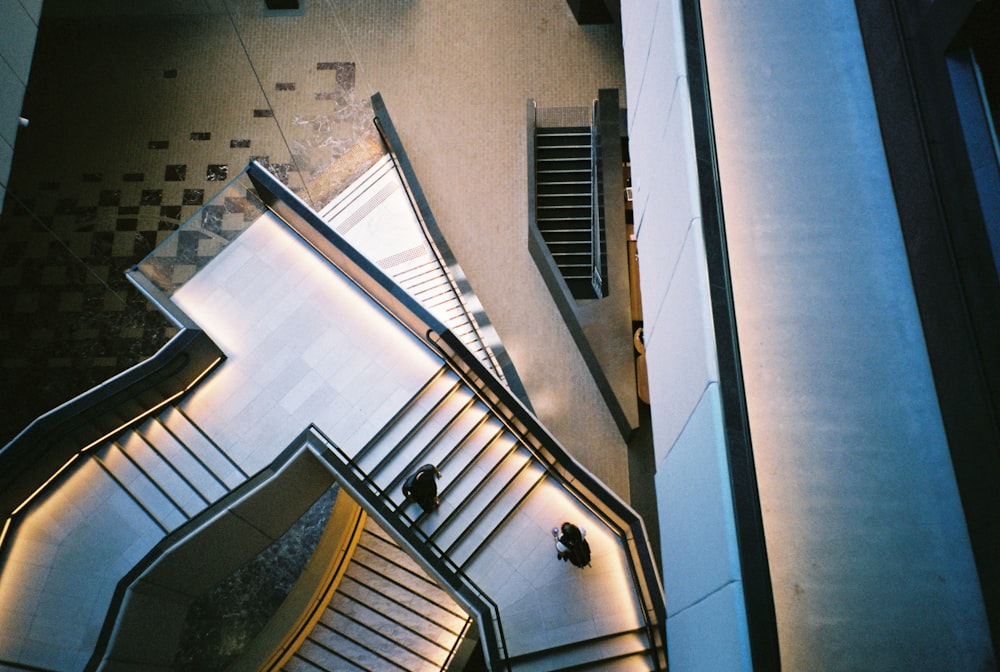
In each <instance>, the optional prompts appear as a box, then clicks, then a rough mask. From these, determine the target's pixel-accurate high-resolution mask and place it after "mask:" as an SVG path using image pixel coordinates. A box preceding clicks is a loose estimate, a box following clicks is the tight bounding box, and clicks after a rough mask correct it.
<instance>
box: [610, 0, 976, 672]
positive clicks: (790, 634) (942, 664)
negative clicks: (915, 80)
mask: <svg viewBox="0 0 1000 672" xmlns="http://www.w3.org/2000/svg"><path fill="white" fill-rule="evenodd" d="M675 4H676V3H675V2H672V1H670V0H663V1H662V2H660V3H658V4H657V5H655V6H654V5H653V4H652V3H642V2H625V3H623V8H622V14H623V41H624V45H625V61H626V81H627V86H628V109H629V133H630V149H631V156H632V175H633V185H634V186H635V187H636V193H635V198H636V201H635V207H636V221H637V223H638V249H639V258H640V266H641V273H642V292H643V309H644V315H645V319H646V342H647V351H648V364H649V377H650V387H651V401H652V407H653V424H654V440H655V442H656V457H657V474H656V483H657V495H658V499H659V506H660V522H661V534H662V537H663V549H664V550H663V564H664V567H663V573H664V583H665V589H666V594H667V602H668V611H669V620H668V637H669V641H668V644H669V646H670V653H671V664H672V669H674V670H684V671H686V670H708V669H748V668H749V666H750V662H749V655H748V653H747V652H748V646H747V640H746V637H745V632H744V628H745V623H744V621H743V618H742V614H741V610H742V599H741V590H740V583H739V572H738V556H737V554H736V551H735V535H734V532H733V529H734V526H733V523H732V505H731V503H732V497H731V493H730V490H729V482H728V478H727V472H726V463H725V459H724V453H723V442H722V435H721V428H722V422H721V415H720V411H719V409H720V405H719V395H718V386H717V382H716V381H717V366H716V364H715V358H714V352H713V350H712V343H713V334H712V331H711V326H710V321H709V319H708V318H709V305H708V300H707V298H706V297H707V292H706V279H705V270H704V269H705V256H704V252H703V251H702V249H701V235H700V221H699V213H698V207H697V200H696V198H695V196H694V193H695V189H696V186H697V185H696V184H695V179H694V177H693V176H692V174H693V167H694V157H693V155H692V150H691V142H690V134H691V131H690V122H689V120H688V115H689V110H690V106H689V103H688V97H687V86H686V82H685V80H684V72H685V67H684V64H683V62H682V59H681V57H680V56H679V49H680V48H681V47H680V45H681V44H682V38H681V36H680V35H679V30H678V20H677V9H676V7H675ZM701 7H702V12H703V21H704V29H705V40H706V58H707V62H708V67H709V72H708V78H709V86H710V89H711V96H712V114H713V119H714V127H715V133H716V139H717V142H718V145H717V148H718V156H719V173H720V179H721V182H722V199H723V205H724V218H725V222H726V231H727V236H728V242H729V255H730V261H731V264H732V271H733V291H734V297H735V302H736V319H737V324H738V328H739V334H740V346H741V347H740V353H741V357H742V364H743V373H744V377H745V382H746V392H747V404H748V410H749V417H750V430H751V435H752V439H753V445H754V457H755V460H756V467H757V477H758V481H759V486H760V492H761V504H762V510H763V512H764V525H765V533H766V538H767V550H768V559H769V562H770V567H771V578H772V585H773V588H774V593H775V602H776V615H777V624H778V639H779V647H780V653H781V664H782V667H783V668H784V669H790V670H857V669H879V670H895V669H899V670H909V669H950V670H980V669H993V667H992V666H993V664H994V663H993V652H992V649H991V646H990V642H989V637H988V633H987V630H986V623H985V614H984V609H983V604H982V598H981V593H980V591H979V585H978V579H977V576H976V572H975V568H974V565H973V562H972V556H971V552H970V548H969V542H968V535H967V533H966V529H965V522H964V518H963V513H962V509H961V506H960V503H959V500H958V495H957V490H956V487H955V481H954V475H953V471H952V468H951V463H950V458H949V454H948V446H947V443H946V440H945V436H944V432H943V429H942V424H941V419H940V414H939V412H938V408H937V400H936V396H935V391H934V386H933V381H932V379H931V375H930V369H929V365H928V361H927V354H926V349H925V346H924V341H923V334H922V331H921V326H920V321H919V318H918V315H917V311H916V305H915V300H914V296H913V291H912V285H911V283H910V277H909V268H908V266H907V261H906V255H905V251H904V248H903V243H902V239H901V236H900V225H899V219H898V216H897V214H896V210H895V202H894V199H893V193H892V190H891V185H890V182H889V177H888V172H887V169H886V164H885V158H884V153H883V151H882V144H881V137H880V134H879V128H878V123H877V118H876V115H875V109H874V104H873V101H872V91H871V85H870V81H869V79H868V74H867V67H866V62H865V54H864V50H863V48H862V45H861V40H860V36H859V32H858V23H857V17H856V15H855V14H854V8H853V5H851V4H849V3H848V4H845V3H839V2H833V1H832V0H830V1H826V2H824V1H821V2H818V3H809V4H802V3H773V2H763V1H761V2H748V3H737V4H733V3H727V2H724V1H723V0H702V2H701Z"/></svg>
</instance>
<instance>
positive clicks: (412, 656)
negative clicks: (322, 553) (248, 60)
mask: <svg viewBox="0 0 1000 672" xmlns="http://www.w3.org/2000/svg"><path fill="white" fill-rule="evenodd" d="M470 624H471V620H470V618H469V616H468V615H467V614H465V612H463V611H462V609H461V607H459V606H458V605H457V604H456V603H455V601H454V600H452V599H451V597H449V596H448V594H447V593H445V592H444V591H443V590H441V589H440V588H439V587H438V586H437V585H436V584H435V583H434V582H433V581H432V580H431V579H430V578H428V577H427V575H426V574H425V573H424V572H423V570H421V569H420V567H419V566H418V565H417V564H416V563H415V562H414V561H413V560H412V559H411V558H410V557H409V556H408V555H406V553H405V552H404V551H403V550H402V549H400V548H399V547H398V546H397V545H396V544H395V542H393V541H392V540H391V539H390V538H389V537H388V536H387V535H386V534H385V532H383V531H382V530H381V529H380V528H379V527H378V525H377V524H376V523H375V522H374V520H373V519H372V518H370V517H369V518H368V519H367V522H366V524H365V529H364V531H363V533H362V536H361V540H360V542H359V544H358V547H357V549H356V550H355V552H354V555H353V556H352V559H351V561H350V564H349V565H348V567H347V570H346V572H345V574H344V577H343V578H342V579H341V582H340V585H339V586H338V588H337V592H336V593H335V594H334V597H333V599H332V600H331V601H330V604H329V606H327V608H326V611H325V613H324V614H323V616H322V617H321V618H320V621H319V622H318V623H317V624H316V627H315V628H314V629H313V631H312V632H311V633H310V634H309V636H308V637H307V638H306V640H305V642H304V643H303V644H302V646H301V647H300V648H299V649H298V651H296V653H295V654H294V656H293V657H292V658H291V659H290V660H289V661H288V663H286V664H285V666H284V667H283V668H282V669H283V670H285V671H286V672H318V671H327V670H337V671H341V670H343V671H344V672H359V671H360V672H382V671H383V670H385V671H389V670H400V671H402V672H424V671H427V672H431V671H436V670H441V669H444V668H443V666H444V665H445V664H446V663H447V662H448V660H449V658H450V656H451V654H452V651H453V650H454V648H455V647H456V646H457V645H458V644H459V643H460V642H461V640H462V638H463V637H464V635H465V632H466V630H467V629H468V627H469V625H470Z"/></svg>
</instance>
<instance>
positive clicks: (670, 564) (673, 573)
mask: <svg viewBox="0 0 1000 672" xmlns="http://www.w3.org/2000/svg"><path fill="white" fill-rule="evenodd" d="M656 498H657V499H656V501H657V506H658V508H659V515H660V520H662V521H663V524H662V525H661V527H660V529H661V540H662V543H661V547H662V549H663V550H662V552H663V582H664V590H665V591H666V594H667V595H668V596H669V599H668V601H667V613H668V616H674V615H676V614H677V613H678V612H680V611H683V610H685V609H688V608H689V607H691V606H692V605H693V604H695V603H697V602H699V601H701V600H702V599H704V598H705V597H707V596H708V595H711V594H712V593H714V592H715V591H717V590H719V589H720V588H722V587H723V586H725V585H726V584H729V583H731V582H734V581H739V580H740V565H739V553H738V550H737V546H736V524H735V522H734V520H733V507H732V490H731V488H730V485H729V465H728V463H727V459H726V437H725V428H724V427H723V422H722V402H721V400H720V398H719V385H718V383H711V384H709V385H708V387H706V388H705V391H704V394H703V395H702V397H701V400H700V401H699V402H698V405H697V407H695V409H694V412H693V413H692V414H691V417H690V418H689V420H688V422H687V424H686V425H685V426H684V429H683V431H682V432H681V435H680V436H679V437H678V439H677V441H676V442H675V443H674V446H673V448H672V449H671V450H670V452H669V454H668V455H667V456H666V458H665V459H664V460H663V462H661V463H660V464H659V466H658V467H657V471H656Z"/></svg>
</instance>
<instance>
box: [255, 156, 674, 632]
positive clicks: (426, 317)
mask: <svg viewBox="0 0 1000 672" xmlns="http://www.w3.org/2000/svg"><path fill="white" fill-rule="evenodd" d="M248 175H249V177H250V179H251V180H252V181H253V182H254V185H255V186H256V187H257V190H258V193H259V195H260V196H261V197H262V198H263V200H264V201H265V202H266V203H267V204H268V206H269V207H270V208H271V210H272V212H274V213H275V214H276V215H277V216H278V217H280V218H281V219H282V220H283V221H285V222H286V223H287V224H288V225H289V227H291V228H292V230H293V231H295V232H296V233H298V234H299V235H300V236H301V237H302V238H303V239H304V240H305V241H306V242H307V243H308V244H310V245H311V246H312V247H313V248H314V249H315V250H316V251H317V252H319V253H320V254H321V255H323V256H324V257H325V258H326V259H327V260H328V261H329V262H330V263H332V264H333V265H334V266H336V267H337V268H339V269H340V270H341V271H342V272H343V273H344V274H345V276H346V277H347V278H348V279H350V280H351V281H352V282H353V283H354V284H355V285H356V286H357V287H358V288H359V289H360V290H361V291H363V292H364V293H366V294H367V295H368V296H369V297H371V299H372V300H373V301H375V302H376V303H378V304H379V305H380V306H382V307H383V308H384V309H385V310H386V311H387V312H388V313H389V314H390V315H392V316H393V317H395V318H396V320H397V321H398V322H399V323H400V324H401V325H402V326H404V327H405V328H406V329H407V330H408V331H409V332H410V333H411V334H413V335H414V337H416V338H417V339H418V340H419V341H420V342H422V343H424V344H425V345H426V346H427V347H428V348H430V349H431V350H432V351H433V352H435V353H437V354H438V355H439V356H441V357H442V358H443V359H444V361H445V362H446V363H447V364H448V365H449V366H450V367H451V368H452V369H453V370H455V371H456V373H459V375H461V376H462V378H463V379H465V380H466V381H467V383H468V384H469V385H470V387H472V388H473V389H474V390H476V392H477V394H479V395H480V397H481V398H482V399H483V401H484V402H486V403H487V405H489V406H490V407H491V408H493V409H494V410H497V409H500V410H499V412H498V417H503V418H506V424H507V425H508V427H510V428H511V431H513V432H514V433H515V435H517V436H519V437H523V438H524V445H525V446H526V447H528V448H529V450H531V451H532V453H533V455H535V457H536V458H537V459H539V461H540V462H542V464H544V465H546V467H547V468H548V469H549V470H550V471H551V472H553V473H555V474H557V475H558V476H559V479H560V480H561V481H562V482H564V483H565V484H566V485H567V486H568V487H571V488H572V489H573V490H574V491H575V492H576V493H577V494H578V495H579V498H580V500H581V501H582V502H584V503H585V504H587V506H588V508H591V510H592V511H594V512H595V514H598V515H600V517H601V518H602V519H604V520H606V521H607V522H609V524H613V526H614V527H615V528H616V529H618V530H620V531H621V532H620V534H621V535H623V539H625V540H626V541H628V542H629V543H626V549H627V551H628V555H629V558H630V559H629V561H630V563H632V564H633V565H634V568H633V571H634V573H633V578H634V579H635V580H636V588H637V594H638V595H639V597H640V599H641V600H643V613H644V618H645V620H646V622H647V624H648V627H649V628H651V629H652V631H655V634H656V637H655V638H654V640H655V641H660V642H665V641H666V633H665V627H666V625H665V624H666V606H665V603H664V598H663V590H662V588H661V587H660V586H661V584H660V580H659V572H658V571H657V569H656V563H655V562H654V561H653V557H654V556H653V552H652V549H651V548H650V546H649V540H648V537H647V535H646V531H645V525H644V523H643V521H642V518H641V517H639V515H638V514H637V513H636V512H635V511H633V510H632V508H631V507H629V506H628V505H627V504H626V503H625V502H624V501H622V500H621V499H620V498H619V497H618V496H617V495H616V494H615V493H614V492H612V491H611V490H609V489H608V488H607V486H605V485H604V484H603V483H601V482H600V481H599V480H598V479H597V478H596V477H595V476H594V475H593V474H591V473H590V472H589V471H587V470H586V469H585V468H584V467H583V465H581V464H580V463H579V462H577V461H576V459H575V458H573V457H572V456H571V455H570V454H569V453H568V452H566V450H565V449H564V448H563V447H562V446H561V445H560V444H559V443H558V442H557V441H556V439H555V438H553V437H552V436H550V435H549V433H548V431H547V430H546V429H545V428H544V427H543V426H542V425H541V424H540V423H539V422H538V420H536V419H535V417H534V416H533V415H532V414H531V413H530V412H529V411H528V410H527V409H526V407H525V405H524V404H523V403H522V402H521V400H520V399H518V398H517V397H516V396H515V395H514V394H513V392H511V390H510V389H508V388H507V387H506V386H505V385H503V383H501V382H500V380H499V379H498V378H497V377H496V376H495V375H494V374H493V372H492V371H490V370H489V369H488V368H486V366H485V365H484V364H483V362H482V361H480V360H479V358H478V357H476V356H475V355H473V354H472V353H471V352H470V351H469V349H468V348H467V347H466V345H465V344H464V343H463V342H462V341H461V339H459V338H458V337H457V336H455V335H454V333H452V332H451V331H450V330H449V329H448V328H447V326H445V325H444V324H443V323H442V322H441V320H439V319H438V318H437V317H436V316H434V315H433V314H432V313H431V312H430V311H428V310H427V309H426V308H425V307H424V306H423V305H422V304H420V303H419V302H418V301H417V300H416V299H414V298H413V297H412V296H411V295H410V294H408V293H407V292H406V291H404V290H403V289H402V288H400V287H399V286H398V285H397V284H396V283H395V282H394V281H393V280H392V279H391V278H390V277H389V276H388V275H387V274H386V273H385V272H384V271H383V270H382V269H380V268H379V267H378V266H376V265H375V264H374V263H372V262H371V261H370V260H369V259H367V258H366V257H365V256H364V255H362V254H361V253H360V252H358V251H357V250H355V249H354V248H353V247H352V246H351V245H350V244H349V243H348V242H347V241H345V240H344V239H343V237H341V236H340V235H339V234H337V233H336V232H335V231H333V230H331V229H330V228H329V227H328V226H326V224H325V223H324V222H323V220H322V219H321V218H320V217H319V216H318V215H317V214H316V213H315V212H314V211H312V209H311V208H310V207H309V206H308V205H306V204H305V203H304V202H303V201H302V200H301V199H300V198H299V197H298V196H296V195H295V194H294V193H292V192H291V191H290V190H289V189H288V188H287V187H286V186H285V185H283V184H281V182H279V181H278V180H277V179H276V178H274V176H273V175H271V174H270V173H269V172H267V170H266V169H264V168H263V167H262V166H260V165H259V164H256V163H254V164H252V165H251V166H250V168H249V169H248ZM640 569H641V571H639V570H640Z"/></svg>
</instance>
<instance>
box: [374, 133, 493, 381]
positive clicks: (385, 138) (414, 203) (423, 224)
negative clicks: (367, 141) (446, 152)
mask: <svg viewBox="0 0 1000 672" xmlns="http://www.w3.org/2000/svg"><path fill="white" fill-rule="evenodd" d="M372 123H373V124H374V125H375V128H376V130H378V133H379V136H380V137H381V138H382V142H383V143H385V146H386V147H387V148H388V149H389V158H390V159H391V160H392V166H393V168H394V169H395V171H396V175H397V176H398V177H399V181H400V182H401V183H402V185H403V191H404V192H406V197H407V198H408V199H409V201H410V208H411V209H412V210H413V214H414V215H415V216H416V218H417V222H418V223H419V224H420V228H421V229H422V230H423V231H424V233H425V234H426V238H427V246H428V248H430V250H431V252H432V253H433V254H434V259H435V260H437V263H438V265H439V266H440V267H441V270H442V272H444V274H445V276H446V277H447V278H448V282H449V284H450V285H451V286H452V287H453V288H454V287H455V286H456V282H455V278H454V277H452V274H451V271H450V270H449V269H448V265H447V264H446V263H445V261H444V259H443V258H442V256H441V253H440V251H439V250H438V249H437V245H435V244H434V241H433V238H432V236H431V235H430V230H429V227H428V226H427V221H426V218H425V217H424V212H423V208H422V207H421V206H420V203H419V202H418V200H417V198H416V196H415V194H414V193H413V187H412V186H411V185H410V181H409V180H408V179H407V177H406V174H405V172H404V170H403V166H402V165H401V163H400V160H399V155H398V148H397V146H396V144H394V143H393V142H392V138H390V137H389V134H388V133H387V132H386V130H385V127H384V126H383V123H382V120H381V119H379V117H378V116H375V117H374V119H373V120H372ZM455 297H456V299H457V300H458V305H459V307H460V308H461V310H462V315H463V316H464V317H465V319H467V320H468V321H469V324H470V325H472V332H473V334H474V335H475V339H476V342H477V343H478V344H479V346H480V347H481V348H482V350H483V352H485V353H486V357H487V358H488V359H489V361H490V366H492V367H493V371H494V372H495V373H496V376H497V377H498V378H500V379H501V380H503V378H504V374H503V368H502V367H501V366H500V362H499V361H498V360H497V358H496V355H494V354H493V350H492V348H490V347H489V346H488V345H487V344H486V342H485V341H484V340H483V336H482V334H481V333H480V331H479V323H478V321H476V318H475V317H474V316H473V315H472V313H471V312H469V308H468V306H467V305H466V303H465V298H464V297H463V296H462V293H461V292H458V291H456V292H455Z"/></svg>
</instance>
